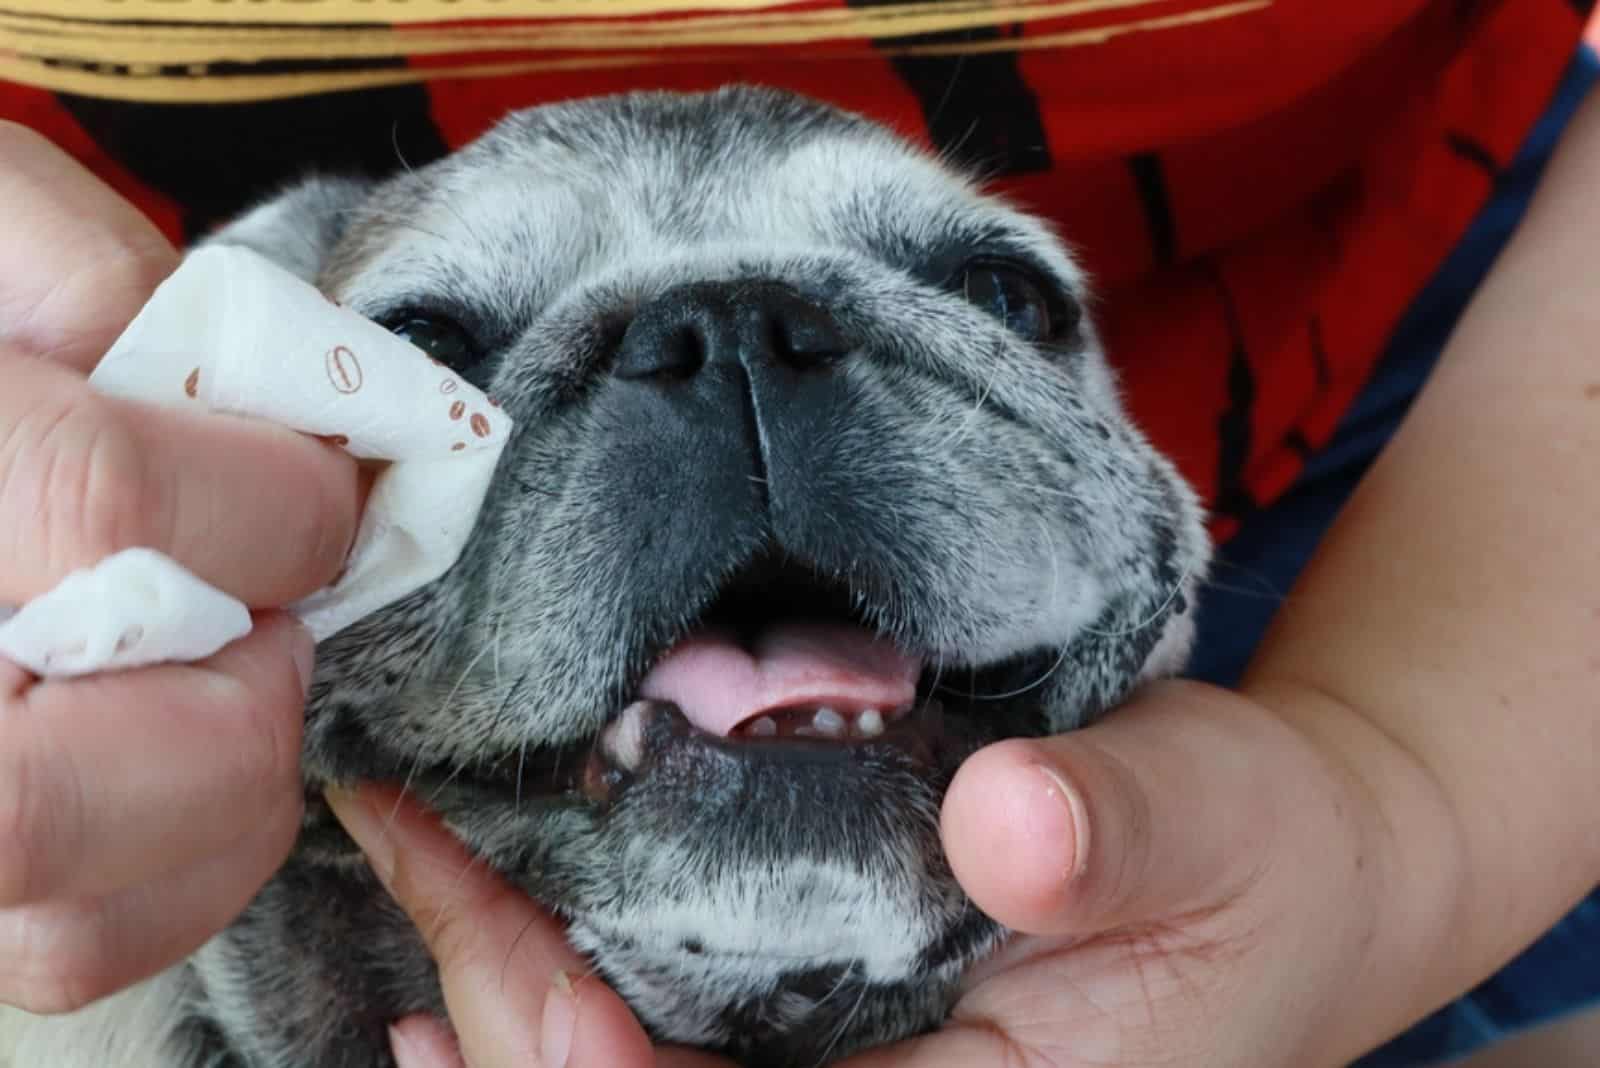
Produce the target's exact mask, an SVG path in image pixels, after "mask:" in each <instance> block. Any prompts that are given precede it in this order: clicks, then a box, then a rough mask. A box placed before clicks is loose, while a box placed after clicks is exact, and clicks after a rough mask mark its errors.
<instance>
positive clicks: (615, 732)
mask: <svg viewBox="0 0 1600 1068" xmlns="http://www.w3.org/2000/svg"><path fill="white" fill-rule="evenodd" d="M649 711H650V703H649V702H648V701H635V702H634V703H633V704H631V705H629V706H628V707H627V708H625V709H623V710H622V714H621V715H619V716H618V717H617V718H616V719H615V720H614V721H612V723H611V725H610V726H608V727H607V728H606V729H605V731H604V733H602V734H601V735H600V744H601V746H602V747H603V748H604V749H605V751H606V756H608V757H609V758H610V759H611V762H612V763H613V764H615V765H617V766H618V767H620V768H622V769H624V770H626V771H632V770H633V769H634V768H637V767H638V766H639V764H640V763H641V762H642V761H643V760H644V730H645V717H646V716H647V715H648V713H649Z"/></svg>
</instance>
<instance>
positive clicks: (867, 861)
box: [41, 87, 1209, 1068]
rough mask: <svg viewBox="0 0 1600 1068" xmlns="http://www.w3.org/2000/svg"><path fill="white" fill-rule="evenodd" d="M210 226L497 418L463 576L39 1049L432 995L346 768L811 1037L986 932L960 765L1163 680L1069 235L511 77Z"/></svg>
mask: <svg viewBox="0 0 1600 1068" xmlns="http://www.w3.org/2000/svg"><path fill="white" fill-rule="evenodd" d="M210 240H214V241H218V242H224V243H231V244H237V245H243V246H245V247H249V248H252V249H254V250H255V251H257V252H260V253H262V254H264V255H266V256H268V257H269V258H271V259H272V260H274V261H276V262H277V263H278V264H280V265H282V266H284V267H286V268H288V269H289V270H291V271H293V272H295V273H296V274H298V275H299V276H300V277H302V278H304V279H307V280H309V281H311V282H313V283H314V284H316V285H317V286H318V287H320V288H321V289H322V291H323V292H324V293H326V294H327V295H329V296H330V297H332V298H334V299H336V300H338V301H339V302H341V303H343V304H344V305H346V306H347V307H350V308H353V309H355V310H356V311H358V312H360V313H362V314H364V315H366V316H368V317H370V318H371V319H373V320H375V321H377V322H379V323H381V324H383V325H385V326H387V327H388V328H390V329H391V330H393V331H395V332H396V333H398V334H400V335H401V336H403V337H406V338H408V339H409V340H410V341H412V342H413V343H414V344H416V345H417V346H418V347H420V348H422V349H423V350H424V351H425V352H427V353H429V354H430V355H431V356H433V357H434V358H435V359H437V360H439V361H440V362H442V363H444V364H446V365H448V366H450V367H451V368H453V369H455V370H457V371H458V372H460V373H461V374H462V375H464V376H465V377H466V378H468V379H469V380H470V381H472V382H473V383H474V384H476V385H477V386H479V387H480V388H482V389H484V390H485V391H486V392H487V393H489V394H490V395H491V396H492V397H493V398H495V400H496V401H497V402H498V403H499V404H501V405H502V406H503V407H504V408H505V410H506V411H507V412H508V413H509V414H510V415H511V416H512V418H513V419H514V420H515V422H516V428H517V429H516V432H515V436H514V438H513V439H512V441H511V443H510V444H509V446H508V447H507V449H506V451H505V453H504V456H503V458H502V461H501V464H500V467H499V469H498V471H497V473H496V476H495V481H494V484H493V487H492V488H491V490H490V493H489V497H488V499H487V501H486V503H485V505H484V507H483V510H482V512H481V514H480V515H479V516H478V519H477V524H476V527H475V531H474V534H473V536H472V538H471V540H470V542H469V543H468V545H467V547H466V548H465V550H464V551H463V553H462V555H461V557H460V559H459V561H458V562H457V563H456V564H455V566H454V567H453V568H452V569H451V570H450V571H449V572H448V573H447V574H446V575H444V577H442V578H441V579H439V580H438V581H436V582H434V583H432V584H430V585H428V586H427V587H425V588H424V589H422V590H420V591H418V592H417V593H415V594H414V595H411V596H409V597H407V598H405V599H404V600H402V601H401V602H399V603H397V604H394V605H393V606H391V607H389V608H387V609H385V610H383V611H380V612H378V613H376V614H375V615H372V616H370V617H368V618H367V619H365V620H363V621H361V622H360V623H358V624H356V625H354V626H352V627H350V628H349V629H347V630H346V631H344V632H342V633H341V634H339V635H337V636H336V637H335V638H333V639H332V640H330V641H328V642H326V643H325V644H324V645H323V646H322V647H321V649H320V650H319V657H318V667H317V676H316V680H315V684H314V687H313V690H312V695H311V700H310V703H309V710H308V714H307V715H308V718H307V725H306V735H305V752H304V766H305V772H306V777H307V786H308V790H307V797H308V808H307V816H306V823H305V827H304V831H303V835H302V837H301V840H300V842H299V844H298V845H297V847H296V850H295V852H294V854H293V856H292V857H291V858H290V860H289V861H288V862H287V864H286V865H285V866H284V867H283V869H282V870H281V871H280V872H279V873H278V874H277V875H276V876H275V877H274V878H273V880H272V881H271V882H270V884H269V885H267V886H266V887H265V889H263V890H262V891H261V893H260V895H259V896H258V897H257V898H256V900H255V901H254V903H253V904H252V905H251V906H250V907H249V909H248V910H247V911H246V912H245V913H244V915H243V916H242V917H241V918H240V919H239V920H238V921H237V922H236V923H234V924H233V925H232V926H231V927H230V928H228V929H227V930H226V931H224V932H223V933H222V934H220V935H219V936H217V937H216V938H215V939H214V940H212V941H211V942H210V943H209V944H207V945H206V946H205V947H204V948H203V949H202V950H201V951H200V952H199V953H197V954H196V955H195V956H194V957H193V958H192V959H190V960H189V961H187V962H185V963H184V964H183V965H181V966H180V967H178V968H175V969H173V970H172V971H170V972H168V973H166V974H164V975H162V976H160V977H158V978H157V979H155V980H152V981H151V982H149V983H147V984H144V985H143V986H141V987H137V988H135V989H134V990H132V991H129V992H127V993H125V994H123V995H119V996H118V997H116V998H113V999H111V1000H110V1001H109V1002H107V1003H103V1004H101V1005H98V1006H95V1007H94V1008H92V1009H90V1010H87V1011H86V1012H85V1013H83V1014H79V1015H80V1017H82V1018H81V1019H80V1020H79V1021H78V1028H77V1031H76V1037H75V1038H58V1039H57V1040H55V1041H59V1042H60V1043H62V1044H61V1045H59V1046H58V1047H57V1050H58V1052H57V1053H54V1054H51V1056H54V1057H58V1058H60V1059H56V1060H52V1061H51V1063H52V1064H60V1065H69V1064H72V1063H73V1061H72V1059H71V1058H72V1056H73V1054H72V1053H71V1050H73V1049H77V1050H78V1051H80V1052H79V1053H78V1054H76V1056H78V1058H79V1062H78V1063H80V1064H82V1065H83V1066H85V1068H87V1066H88V1065H90V1064H93V1065H94V1068H103V1066H107V1065H129V1066H133V1065H137V1068H202V1066H204V1068H224V1066H226V1068H383V1066H389V1065H391V1064H392V1063H393V1062H392V1059H391V1056H390V1053H389V1050H388V1041H387V1035H386V1026H387V1024H388V1023H389V1022H390V1021H392V1020H393V1019H395V1018H396V1017H398V1016H400V1015H403V1014H407V1013H412V1012H417V1011H429V1012H436V1013H442V1012H443V1005H442V1002H441V997H440V993H439V986H438V980H437V976H436V974H435V971H434V968H433V966H432V964H431V962H430V960H429V957H428V955H427V953H426V951H425V949H424V947H423V945H422V943H421V941H420V939H419V938H418V936H417V935H416V933H415V931H414V930H413V928H412V927H411V926H410V924H409V923H408V922H407V921H406V920H405V919H404V917H403V916H402V915H401V914H400V912H399V911H398V909H397V908H396V907H395V906H394V905H393V903H392V902H391V901H390V900H389V899H388V898H387V896H386V894H385V893H384V891H383V890H382V888H381V887H380V886H379V885H378V883H377V882H376V880H375V879H374V878H373V877H372V875H371V874H370V872H369V870H368V868H367V867H366V866H365V865H364V864H363V862H362V861H361V859H360V857H359V855H358V854H357V853H356V851H355V848H354V846H353V844H352V843H351V842H350V841H349V840H348V839H347V838H346V837H345V836H344V835H343V833H342V832H341V831H340V829H339V828H338V825H337V823H336V822H335V821H334V820H333V819H332V817H331V815H330V813H329V811H328V810H327V808H326V806H325V805H324V804H323V803H322V802H321V801H320V800H319V799H320V797H321V790H322V787H324V786H325V785H326V784H329V783H348V782H351V781H353V780H357V779H380V780H394V781H398V782H404V783H406V784H408V785H409V787H410V789H411V790H412V791H413V792H414V793H415V794H417V795H418V796H419V797H420V798H421V799H422V800H424V801H425V802H427V803H428V804H429V805H431V806H432V807H433V808H434V809H435V810H437V811H438V812H439V813H441V814H442V816H443V818H444V819H445V820H446V822H447V823H448V825H449V826H450V827H451V828H452V829H453V830H454V832H455V833H456V834H458V835H459V836H460V837H461V838H462V839H463V840H464V841H465V842H466V843H467V844H468V845H469V846H470V848H471V849H472V850H473V851H474V853H475V854H476V855H478V856H480V857H482V858H483V859H484V861H485V862H487V863H488V864H489V865H490V866H492V867H493V868H494V869H495V870H496V871H498V872H500V873H502V874H504V875H505V876H507V877H508V878H510V879H511V880H513V881H514V882H515V883H516V884H517V885H519V886H520V887H522V888H525V889H526V891H527V892H528V893H529V894H530V895H532V896H533V897H534V898H535V899H537V900H538V901H540V902H542V903H544V904H545V905H546V906H548V907H549V908H550V909H551V910H552V911H553V912H554V913H556V914H557V915H558V916H559V917H561V918H562V919H563V920H564V921H566V923H567V924H568V925H569V930H570V937H571V940H572V941H573V943H574V944H575V945H576V946H577V947H578V948H579V949H580V950H581V951H583V952H584V953H585V954H586V955H587V956H588V957H589V958H590V959H591V960H592V961H593V965H594V968H595V969H596V971H597V973H598V974H599V975H600V976H601V977H603V978H604V980H605V981H606V982H608V983H610V984H611V985H612V986H614V988H615V989H616V990H617V991H619V992H620V993H621V994H622V995H623V997H625V998H626V1000H627V1001H628V1003H629V1004H630V1005H631V1006H632V1008H633V1009H634V1010H635V1012H637V1014H638V1015H639V1017H640V1018H641V1019H642V1020H643V1022H644V1023H645V1024H646V1026H647V1027H648V1028H649V1029H650V1031H651V1032H652V1033H653V1034H654V1035H655V1036H657V1037H658V1038H659V1039H661V1040H663V1041H671V1042H676V1043H687V1044H690V1045H694V1046H699V1047H704V1048H707V1049H710V1050H715V1051H720V1052H722V1053H725V1054H727V1055H729V1056H730V1057H732V1058H733V1059H734V1060H736V1061H738V1062H739V1063H741V1064H744V1065H749V1066H752V1068H818V1066H821V1065H824V1064H826V1063H829V1062H831V1061H833V1060H836V1059H839V1058H842V1057H844V1056H846V1055H848V1054H850V1053H853V1052H856V1051H859V1050H861V1049H863V1048H866V1047H869V1046H872V1045H876V1044H880V1043H886V1042H890V1041H893V1040H896V1039H900V1038H903V1037H906V1036H909V1035H913V1034H916V1033H919V1032H923V1031H927V1030H929V1029H933V1028H936V1027H937V1026H938V1025H939V1024H940V1022H941V1021H942V1020H943V1019H944V1018H945V1016H946V1014H947V1013H948V1011H949V1008H950V1006H951V1004H952V1002H953V1000H954V998H955V997H956V995H957V993H958V992H959V990H960V988H961V983H962V979H963V975H964V973H966V972H967V970H968V969H969V968H970V966H972V965H973V964H974V963H975V962H977V961H979V960H981V959H982V958H984V957H985V956H986V955H988V954H990V953H992V952H993V951H994V950H996V948H997V947H999V946H1000V945H1001V943H1002V942H1003V941H1004V939H1005V938H1006V936H1007V932H1006V931H1004V930H1003V929H1002V928H1001V927H1000V925H998V924H997V923H996V922H995V921H994V920H992V919H990V918H989V917H987V916H986V915H984V914H983V913H982V912H980V911H979V910H977V909H976V908H975V907H974V906H973V904H972V903H971V902H970V901H969V900H968V899H967V897H966V896H965V895H964V894H963V892H962V890H961V887H960V886H959V885H958V884H957V882H956V881H955V879H954V878H953V876H952V874H951V871H950V868H949V867H948V865H947V863H946V861H945V859H944V856H943V853H942V851H941V847H940V839H939V824H938V817H939V810H940V803H941V800H942V798H943V795H944V791H945V789H946V786H947V785H948V783H949V782H950V779H951V776H952V774H953V773H954V771H955V770H956V768H957V767H958V765H959V764H960V763H961V762H962V760H963V759H964V758H965V757H967V756H969V755H970V754H972V753H973V752H974V751H976V750H977V749H979V748H980V747H982V746H984V745H986V744H988V743H990V742H993V741H996V740H998V739H1003V738H1007V737H1015V736H1036V735H1043V734H1049V733H1057V732H1062V731H1069V730H1072V729H1074V728H1077V727H1080V726H1082V725H1084V724H1087V723H1089V722H1091V721H1093V720H1094V719H1095V718H1096V717H1097V716H1099V715H1101V714H1102V713H1104V712H1106V711H1107V710H1109V709H1111V708H1113V707H1114V706H1115V705H1116V704H1118V703H1119V702H1120V701H1121V700H1123V699H1124V698H1125V697H1126V696H1127V695H1128V694H1129V693H1130V692H1131V691H1132V690H1133V689H1134V688H1135V687H1137V686H1138V685H1139V684H1140V683H1141V682H1143V681H1144V680H1147V679H1151V678H1153V677H1156V676H1161V675H1166V674H1171V673H1173V672H1175V671H1176V670H1178V669H1179V668H1180V667H1181V665H1182V663H1183V660H1184V657H1185V655H1186V653H1187V650H1188V646H1189V644H1190V641H1191V637H1192V633H1193V629H1194V626H1193V622H1194V612H1195V604H1194V596H1195V589H1196V586H1197V584H1198V583H1199V582H1200V580H1201V579H1202V577H1203V575H1204V572H1205V569H1206V566H1207V562H1208V557H1209V545H1208V542H1207V538H1206V534H1205V529H1204V525H1203V519H1202V512H1201V508H1200V505H1199V503H1198V501H1197V499H1196V497H1195V495H1194V494H1193V493H1192V492H1191V490H1190V488H1189V487H1188V486H1187V485H1186V484H1185V483H1184V481H1183V480H1182V478H1181V477H1180V476H1179V474H1178V472H1177V471H1176V469H1175V468H1174V467H1173V465H1172V464H1171V463H1169V462H1168V461H1167V460H1166V459H1164V458H1163V457H1162V456H1161V455H1159V454H1158V453H1157V452H1156V451H1155V450H1154V448H1153V447H1152V446H1151V445H1150V444H1149V442H1148V441H1147V439H1146V438H1145V437H1144V436H1143V435H1142V434H1141V432H1140V431H1139V430H1138V429H1137V428H1136V427H1135V425H1134V424H1133V422H1132V421H1131V420H1130V417H1129V415H1128V414H1127V412H1126V411H1125V410H1124V408H1123V406H1122V404H1121V402H1120V399H1119V397H1118V394H1117V391H1116V386H1115V382H1114V378H1113V375H1112V373H1111V371H1110V369H1109V366H1108V363H1107V360H1106V358H1105V355H1104V353H1103V351H1102V347H1101V343H1100V341H1099V339H1098V337H1097V334H1096V331H1095V328H1094V324H1093V322H1092V320H1091V318H1090V316H1089V315H1088V314H1087V313H1088V309H1089V295H1088V292H1087V284H1086V280H1085V278H1084V276H1083V274H1082V272H1081V271H1080V269H1079V267H1078V266H1077V265H1076V263H1075V262H1074V260H1073V258H1072V256H1071V255H1070V254H1069V252H1068V250H1067V248H1066V247H1065V245H1064V244H1063V242H1062V241H1061V240H1059V239H1058V238H1057V237H1056V236H1055V235H1054V234H1053V233H1052V232H1051V231H1050V229H1049V228H1048V227H1047V226H1046V225H1044V224H1043V223H1041V222H1040V221H1039V220H1037V219H1035V218H1033V217H1030V216H1029V215H1027V214H1025V213H1023V212H1021V211H1019V210H1016V209H1014V208H1013V207H1011V206H1009V205H1008V204H1007V203H1005V202H1003V201H1002V200H1000V199H998V198H996V197H995V196H992V195H987V194H986V193H985V192H984V191H982V189H980V188H979V186H978V185H977V183H976V182H975V181H974V180H973V179H972V178H970V177H969V176H966V175H963V174H961V173H957V172H956V171H955V170H954V169H952V168H951V167H950V166H948V165H947V164H946V163H944V162H942V161H940V160H938V159H936V158H934V157H933V156H931V155H930V154H928V153H926V152H924V151H922V150H920V149H917V148H915V147H913V146H911V145H910V144H908V143H907V142H905V141H904V140H902V139H901V138H899V137H897V136H896V135H894V134H892V133H890V132H889V131H888V130H886V129H884V128H883V127H881V126H879V125H876V124H874V123H872V122H870V121H867V120H865V119H863V118H861V117H858V116H855V115H852V114H848V113H845V112H842V111H840V110H837V109H835V108H833V107H830V106H826V105H823V104H820V103H817V102H813V101H811V100H807V99H804V98H800V97H796V96H793V95H789V94H786V93H781V92H777V91H772V90H765V89H757V88H750V87H730V88H726V89H723V90H719V91H717V92H712V93H705V94H675V93H664V92H643V93H632V94H627V95H619V96H612V97H604V98H598V99H589V100H581V101H575V102H568V103H559V104H553V105H549V106H544V107H537V108H532V109H529V110H526V111H521V112H518V113H515V114H512V115H510V116H508V117H507V118H505V119H504V120H503V121H501V122H500V123H499V124H498V125H497V126H496V127H495V128H494V129H493V130H491V131H490V132H488V133H487V134H486V135H484V136H483V137H482V138H481V139H479V140H478V141H476V142H475V143H473V144H472V145H470V146H468V147H467V148H465V149H463V150H462V151H460V152H458V153H456V154H454V155H452V156H449V157H446V158H444V159H442V160H439V161H438V162H436V163H433V164H430V165H428V166H426V167H423V168H419V169H416V170H414V171H413V170H409V169H407V170H402V171H399V172H398V173H396V174H395V175H393V176H391V177H389V178H386V179H383V180H356V179H344V178H337V177H328V176H317V177H311V178H308V179H306V180H305V181H303V182H302V183H300V184H298V185H295V186H293V187H291V188H289V189H287V190H285V191H283V192H282V193H281V194H279V195H277V196H274V197H273V198H271V199H270V200H269V201H267V202H266V203H263V204H261V205H260V206H259V207H257V208H256V209H254V210H252V211H250V212H249V213H247V214H246V215H245V216H243V217H242V218H240V219H238V220H237V221H236V222H234V223H233V224H231V225H229V226H228V227H226V228H225V229H223V230H222V231H221V232H219V233H218V234H216V235H215V236H214V237H213V238H211V239H210ZM70 1020H71V1018H68V1021H69V1022H70ZM67 1033H68V1032H67V1031H63V1030H60V1029H58V1034H62V1035H64V1034H67ZM41 1041H42V1040H41ZM74 1043H76V1045H74ZM41 1048H43V1047H41ZM84 1051H88V1052H84Z"/></svg>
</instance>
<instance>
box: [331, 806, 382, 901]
mask: <svg viewBox="0 0 1600 1068" xmlns="http://www.w3.org/2000/svg"><path fill="white" fill-rule="evenodd" d="M323 796H324V797H326V798H327V799H328V807H329V808H331V809H333V814H334V815H335V816H336V817H338V819H339V822H340V823H341V824H342V825H343V826H344V829H345V830H346V831H347V832H348V833H349V835H350V837H351V838H354V839H355V841H356V845H358V846H360V847H361V852H362V853H363V854H365V855H366V858H367V863H368V864H370V865H372V870H373V872H374V873H376V874H377V876H378V881H379V882H381V883H383V885H385V886H388V885H390V882H391V880H392V879H393V878H394V857H395V854H394V839H393V837H392V835H391V834H390V828H389V825H388V821H386V820H384V819H383V818H382V817H381V816H380V815H379V814H378V811H377V810H376V809H375V808H373V807H372V804H371V803H370V802H368V801H367V800H366V798H364V797H362V796H361V795H360V794H359V793H357V792H356V791H354V790H350V789H347V788H345V787H343V786H330V787H328V788H327V789H326V790H325V791H323Z"/></svg>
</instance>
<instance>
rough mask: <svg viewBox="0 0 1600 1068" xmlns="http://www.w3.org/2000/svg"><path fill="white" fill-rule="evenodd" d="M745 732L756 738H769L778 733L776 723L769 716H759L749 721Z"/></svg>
mask: <svg viewBox="0 0 1600 1068" xmlns="http://www.w3.org/2000/svg"><path fill="white" fill-rule="evenodd" d="M745 730H746V731H747V732H749V733H750V734H753V735H755V736H756V737H757V738H771V737H772V736H773V735H775V734H777V733H778V721H777V720H775V719H773V718H772V717H771V716H759V717H757V718H756V719H754V720H751V721H750V726H748V727H746V728H745Z"/></svg>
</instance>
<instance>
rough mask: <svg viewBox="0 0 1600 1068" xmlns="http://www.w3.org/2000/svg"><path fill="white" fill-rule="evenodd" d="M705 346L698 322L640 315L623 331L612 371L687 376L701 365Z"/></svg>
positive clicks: (623, 374)
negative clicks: (664, 319)
mask: <svg viewBox="0 0 1600 1068" xmlns="http://www.w3.org/2000/svg"><path fill="white" fill-rule="evenodd" d="M707 348H708V345H707V342H706V337H705V335H704V333H703V331H702V330H701V327H700V326H699V324H697V323H694V322H681V321H680V322H670V321H668V322H663V321H662V320H661V319H660V318H659V317H653V316H649V315H642V316H640V317H639V318H637V319H635V320H634V321H633V322H632V323H631V324H629V326H628V329H627V330H626V331H625V332H624V333H623V335H622V343H621V345H619V346H618V348H617V362H616V365H615V366H614V368H613V369H612V374H614V375H616V377H618V378H629V379H641V378H657V379H666V380H674V379H684V378H690V377H692V376H693V375H694V374H696V373H697V372H698V371H699V370H700V368H701V367H703V366H705V362H706V350H707Z"/></svg>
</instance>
